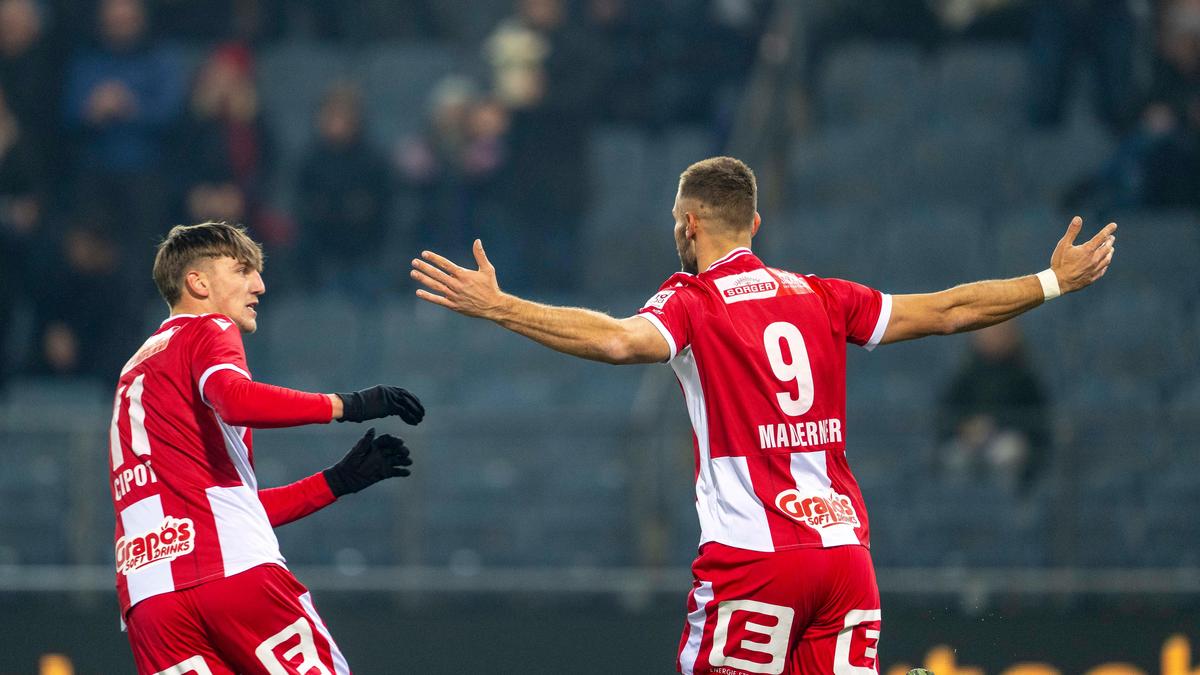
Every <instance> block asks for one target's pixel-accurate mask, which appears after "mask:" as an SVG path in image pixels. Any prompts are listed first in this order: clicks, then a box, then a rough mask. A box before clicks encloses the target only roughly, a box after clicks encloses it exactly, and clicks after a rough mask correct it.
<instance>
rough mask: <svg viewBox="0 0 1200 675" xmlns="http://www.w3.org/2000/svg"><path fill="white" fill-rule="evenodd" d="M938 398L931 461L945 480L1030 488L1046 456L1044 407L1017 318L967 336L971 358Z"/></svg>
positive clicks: (1017, 489)
mask: <svg viewBox="0 0 1200 675" xmlns="http://www.w3.org/2000/svg"><path fill="white" fill-rule="evenodd" d="M941 403H942V414H941V420H940V430H939V438H940V444H941V453H940V456H939V457H938V461H937V464H938V468H939V469H940V471H941V472H942V473H943V474H944V475H945V476H946V477H947V478H948V479H949V480H953V481H989V482H997V483H1000V484H1002V485H1006V486H1009V487H1010V488H1013V489H1014V490H1016V491H1019V492H1027V491H1028V490H1029V489H1030V488H1031V487H1032V486H1033V484H1034V483H1035V481H1036V479H1037V478H1038V475H1039V474H1040V472H1041V471H1042V469H1043V468H1045V467H1046V466H1047V464H1048V460H1049V457H1048V453H1049V451H1050V433H1049V411H1048V409H1047V401H1046V396H1045V394H1044V393H1043V387H1042V384H1041V382H1040V381H1039V380H1038V377H1037V375H1036V374H1035V373H1034V371H1033V368H1032V366H1031V365H1030V364H1029V362H1028V360H1027V359H1026V356H1025V353H1024V347H1023V344H1022V340H1021V333H1020V329H1018V328H1017V325H1016V323H1014V322H1012V321H1007V322H1004V323H1001V324H997V325H995V326H992V327H990V328H985V329H983V330H980V331H977V332H975V333H972V334H971V353H970V356H969V357H968V359H967V361H966V363H964V364H963V366H962V368H961V369H960V370H959V371H958V373H957V374H956V375H955V376H954V379H953V380H952V381H951V383H950V386H949V387H947V389H946V390H945V391H944V392H943V393H942V397H941Z"/></svg>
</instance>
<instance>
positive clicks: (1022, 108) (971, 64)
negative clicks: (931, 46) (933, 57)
mask: <svg viewBox="0 0 1200 675" xmlns="http://www.w3.org/2000/svg"><path fill="white" fill-rule="evenodd" d="M1027 54H1028V50H1026V49H1023V48H1022V47H1020V46H1018V45H1012V46H1009V45H998V44H977V45H968V46H957V47H954V48H952V49H949V50H947V51H945V52H943V53H942V54H941V56H940V57H939V58H938V61H937V64H936V66H935V68H936V71H937V76H936V79H935V84H934V87H933V91H932V93H931V95H930V98H931V100H930V106H931V107H932V108H933V110H934V111H935V115H934V118H935V119H936V120H938V121H940V122H953V123H958V122H960V121H962V120H963V119H978V120H986V121H987V122H988V123H989V124H992V125H997V126H999V125H1006V126H1015V125H1018V124H1021V123H1023V122H1024V117H1025V113H1026V110H1027V109H1028V104H1027V101H1028V92H1027V89H1028V75H1027V72H1026V71H1027V70H1028V59H1027Z"/></svg>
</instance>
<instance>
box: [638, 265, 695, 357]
mask: <svg viewBox="0 0 1200 675" xmlns="http://www.w3.org/2000/svg"><path fill="white" fill-rule="evenodd" d="M688 296H689V292H688V289H687V287H686V286H684V285H683V284H681V283H673V282H671V281H669V280H668V281H667V283H665V284H663V286H662V288H660V289H658V293H656V294H655V295H654V296H653V297H651V298H650V299H649V300H647V301H646V304H645V305H643V306H642V308H641V309H640V310H638V314H637V315H638V316H640V317H642V318H643V319H646V320H647V321H649V322H650V323H652V324H654V327H655V328H657V329H658V332H659V333H662V336H663V339H665V340H666V341H667V346H668V347H670V348H671V356H670V357H669V358H668V359H667V360H668V361H672V360H674V359H675V356H676V355H678V354H679V352H681V351H683V350H684V349H686V348H687V347H688V345H690V344H691V343H692V318H691V312H690V311H689V307H688V306H689V305H690V304H691V303H690V302H689V298H688Z"/></svg>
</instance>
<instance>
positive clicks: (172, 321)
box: [163, 312, 241, 344]
mask: <svg viewBox="0 0 1200 675" xmlns="http://www.w3.org/2000/svg"><path fill="white" fill-rule="evenodd" d="M163 326H164V327H171V328H176V329H177V330H178V332H179V337H180V338H182V340H181V341H182V342H188V343H193V344H195V343H200V342H205V341H208V340H213V339H226V340H229V339H234V340H238V341H240V340H241V333H240V331H239V330H238V327H237V325H236V324H234V322H233V320H232V319H230V318H229V317H228V316H225V315H224V314H218V313H215V312H214V313H211V314H194V315H178V316H176V317H172V318H169V319H167V321H166V322H165V323H164V324H163Z"/></svg>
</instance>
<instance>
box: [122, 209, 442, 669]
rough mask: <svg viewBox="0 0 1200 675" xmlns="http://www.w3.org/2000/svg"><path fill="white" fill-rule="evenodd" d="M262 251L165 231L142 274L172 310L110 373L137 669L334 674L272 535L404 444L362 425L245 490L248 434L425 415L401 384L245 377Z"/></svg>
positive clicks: (394, 458)
mask: <svg viewBox="0 0 1200 675" xmlns="http://www.w3.org/2000/svg"><path fill="white" fill-rule="evenodd" d="M261 272H262V250H261V249H260V248H259V245H258V244H257V243H256V242H254V241H253V240H251V239H250V237H249V236H247V235H246V232H245V231H244V230H243V229H242V228H240V227H235V226H232V225H226V224H225V223H202V224H200V225H191V226H180V227H176V228H174V229H172V230H171V232H170V234H168V235H167V238H166V239H165V240H164V241H163V242H162V243H161V244H160V245H159V247H158V255H157V257H156V258H155V260H154V281H155V284H156V285H157V286H158V290H159V293H161V294H162V296H163V299H165V300H166V301H167V305H168V306H170V309H171V314H170V316H168V317H167V319H166V321H163V322H162V326H160V327H159V329H158V330H157V331H155V332H154V334H153V335H151V336H150V338H149V339H147V340H146V342H145V343H144V344H143V345H142V347H141V348H140V349H138V351H137V352H136V353H135V354H134V355H133V357H132V358H131V359H130V360H129V362H128V363H127V364H126V365H125V367H124V368H123V369H122V371H121V377H120V380H119V381H118V383H117V393H116V397H115V401H114V405H113V417H112V426H111V429H110V432H109V433H110V442H109V445H110V454H111V457H112V466H111V473H110V481H111V484H112V492H113V507H114V509H115V510H116V516H117V527H116V562H117V598H118V599H119V601H120V604H121V612H122V618H123V620H124V623H125V624H126V626H127V628H128V631H129V641H130V644H131V645H132V647H133V656H134V661H135V662H136V664H137V671H138V673H139V674H140V675H152V674H153V675H233V673H242V674H244V675H249V674H251V673H254V674H256V675H280V674H284V673H295V674H301V673H305V674H312V673H322V674H324V675H348V674H349V673H350V669H349V667H348V666H347V664H346V660H345V658H343V656H342V654H341V652H340V651H339V650H338V647H337V644H336V643H335V642H334V641H333V638H332V636H330V634H329V631H328V630H327V629H326V627H325V624H324V623H323V622H322V621H321V618H320V617H319V616H318V615H317V611H316V608H315V607H314V605H313V601H312V597H311V596H310V595H309V593H308V590H307V589H306V588H305V587H304V586H303V585H301V584H300V582H299V581H297V580H296V578H295V577H294V576H292V573H291V572H289V571H288V569H287V567H286V566H285V563H284V559H283V556H282V555H281V554H280V552H279V542H278V541H277V540H276V539H275V532H274V531H273V529H272V528H274V527H278V526H280V525H284V524H287V523H290V522H292V521H294V520H297V519H299V518H303V517H305V516H308V515H309V514H311V513H313V512H315V511H317V510H319V509H322V508H324V507H326V506H328V505H329V504H331V503H333V502H334V501H335V500H337V499H338V498H340V497H342V496H343V495H347V494H350V493H354V492H358V491H359V490H362V489H363V488H366V487H368V486H370V485H372V484H374V483H376V482H378V481H381V480H384V479H387V478H391V477H394V476H407V475H408V474H409V469H408V468H407V467H408V466H409V465H410V464H411V463H412V462H411V460H410V459H409V456H408V455H409V452H408V448H406V447H405V446H404V442H403V441H402V440H400V439H399V438H396V437H394V436H389V435H387V434H383V435H380V436H376V435H375V430H374V429H371V430H369V431H367V433H366V434H365V435H364V436H363V437H362V439H361V440H359V441H358V443H357V444H355V446H354V447H353V448H352V449H351V450H350V452H349V453H348V454H347V455H346V456H345V457H344V458H343V459H342V460H341V461H339V462H338V463H337V464H335V465H334V466H332V467H330V468H328V469H326V470H324V471H321V472H318V473H315V474H313V475H311V476H309V477H308V478H305V479H302V480H300V481H297V482H295V483H292V484H291V485H285V486H282V487H275V488H262V489H260V488H259V487H258V479H257V478H256V477H255V475H254V454H253V450H252V442H251V432H250V430H251V429H252V428H260V429H261V428H278V427H292V426H299V425H302V424H327V423H329V422H331V421H333V420H338V421H349V422H363V421H366V420H370V419H377V418H383V417H390V416H392V415H397V416H399V417H400V419H402V420H404V421H405V422H407V423H409V424H417V423H418V422H420V421H421V419H422V417H424V415H425V409H424V408H423V407H422V406H421V403H420V401H418V400H417V398H416V397H415V396H413V395H412V394H410V393H408V392H407V391H405V390H403V389H400V388H399V387H390V386H382V385H381V386H376V387H371V388H369V389H364V390H362V391H357V392H352V393H348V394H314V393H307V392H302V391H294V390H291V389H283V388H281V387H275V386H272V385H269V384H263V383H260V382H255V381H253V380H252V379H251V378H250V371H249V367H248V366H247V365H246V354H245V352H244V351H243V348H242V333H253V332H254V331H255V330H256V329H257V327H258V304H259V298H260V296H261V295H262V294H263V293H264V292H265V291H266V286H265V285H264V284H263V280H262V275H261Z"/></svg>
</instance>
